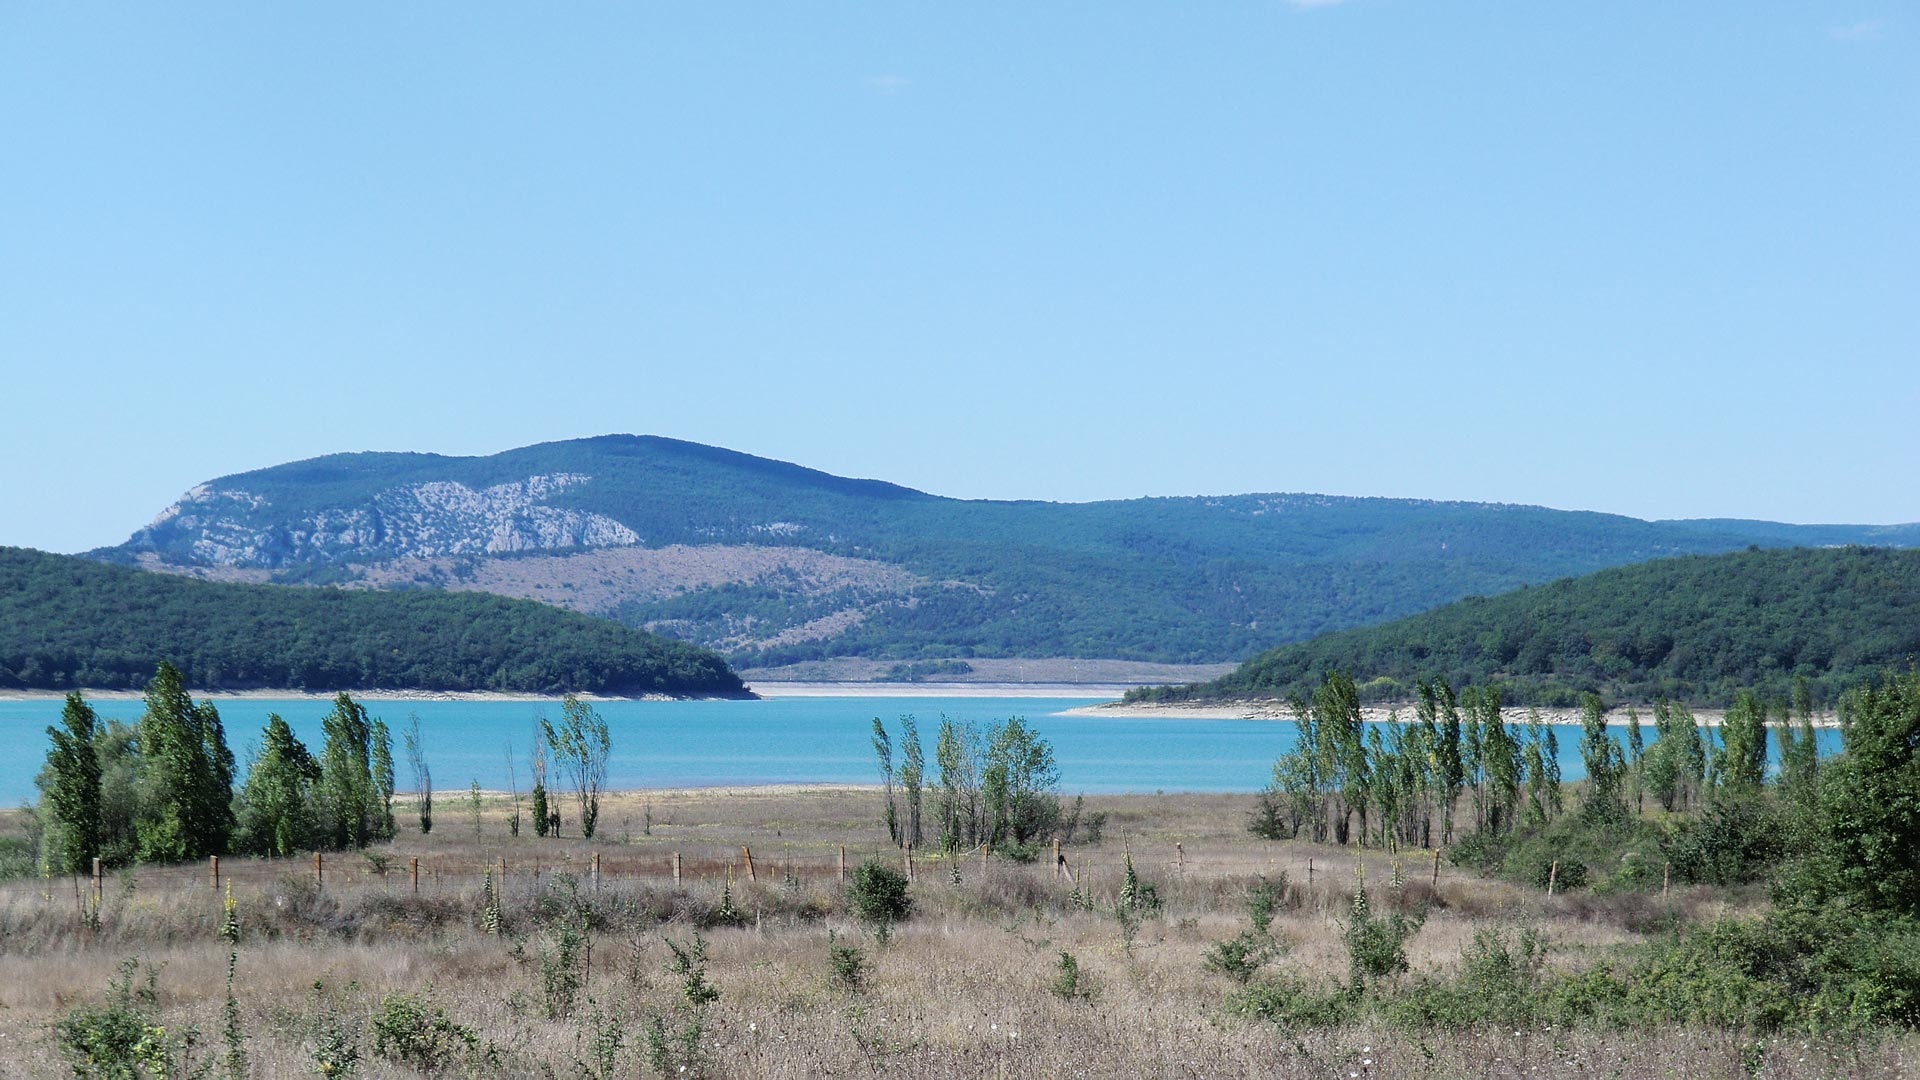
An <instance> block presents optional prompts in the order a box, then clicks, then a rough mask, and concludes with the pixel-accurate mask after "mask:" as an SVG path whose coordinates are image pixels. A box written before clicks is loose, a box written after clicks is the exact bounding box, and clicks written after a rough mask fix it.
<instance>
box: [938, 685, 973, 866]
mask: <svg viewBox="0 0 1920 1080" xmlns="http://www.w3.org/2000/svg"><path fill="white" fill-rule="evenodd" d="M979 741H980V739H979V735H978V733H977V732H976V731H975V730H974V728H973V727H972V726H971V725H962V724H961V723H959V722H958V721H955V720H954V719H952V718H951V717H948V716H945V715H942V716H941V717H940V734H939V737H938V739H937V740H936V741H935V743H934V750H933V760H934V764H936V765H938V766H939V767H940V794H939V805H938V808H937V809H938V813H939V815H940V843H941V846H942V847H944V848H945V849H946V850H947V851H948V852H949V853H951V852H955V851H958V850H960V848H961V846H962V845H969V846H970V845H972V844H976V843H978V842H979V839H980V768H979V761H978V758H979V754H978V753H977V748H978V744H979Z"/></svg>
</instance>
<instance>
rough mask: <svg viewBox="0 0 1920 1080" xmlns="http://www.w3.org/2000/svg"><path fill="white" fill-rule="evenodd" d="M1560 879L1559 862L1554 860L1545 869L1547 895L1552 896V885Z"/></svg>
mask: <svg viewBox="0 0 1920 1080" xmlns="http://www.w3.org/2000/svg"><path fill="white" fill-rule="evenodd" d="M1559 877H1560V860H1559V859H1555V860H1553V862H1552V863H1551V864H1549V865H1548V867H1547V895H1548V896H1552V895H1553V884H1554V882H1555V881H1556V880H1557V879H1558V878H1559Z"/></svg>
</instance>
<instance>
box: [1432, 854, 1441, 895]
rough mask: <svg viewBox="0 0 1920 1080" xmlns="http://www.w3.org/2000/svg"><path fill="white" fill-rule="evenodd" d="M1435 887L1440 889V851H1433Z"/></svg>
mask: <svg viewBox="0 0 1920 1080" xmlns="http://www.w3.org/2000/svg"><path fill="white" fill-rule="evenodd" d="M1433 887H1434V888H1436V889H1437V888H1439V887H1440V849H1439V848H1434V849H1433Z"/></svg>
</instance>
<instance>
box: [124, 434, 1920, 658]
mask: <svg viewBox="0 0 1920 1080" xmlns="http://www.w3.org/2000/svg"><path fill="white" fill-rule="evenodd" d="M1916 539H1920V527H1913V526H1899V527H1877V526H1850V525H1837V526H1798V525H1779V524H1774V523H1769V522H1738V521H1703V522H1648V521H1640V520H1637V519H1634V518H1627V517H1620V516H1615V515H1608V514H1596V513H1585V512H1571V511H1561V510H1549V509H1544V508H1541V507H1531V506H1510V505H1501V504H1486V503H1460V502H1434V501H1427V500H1414V499H1361V498H1341V497H1332V496H1323V495H1298V494H1294V495H1274V494H1266V495H1233V496H1218V497H1212V496H1195V497H1183V498H1150V499H1131V500H1123V501H1112V502H1097V503H1080V504H1066V503H1042V502H993V501H964V500H958V499H947V498H941V497H938V496H934V495H929V494H926V493H924V492H920V491H915V490H912V489H909V488H904V487H899V486H896V485H893V484H888V483H883V482H880V481H874V480H850V479H845V478H842V477H837V476H832V475H829V474H827V473H823V472H818V471H815V470H812V469H806V468H802V467H800V466H797V465H791V464H787V463H785V462H778V461H770V460H767V459H764V458H757V457H751V456H749V455H745V454H739V453H734V452H732V451H728V450H721V449H717V448H714V447H709V446H701V445H698V444H693V443H685V442H678V441H675V440H671V439H660V438H652V437H637V436H626V435H609V436H603V437H599V438H592V439H581V440H576V441H571V442H560V443H547V444H542V445H538V446H530V447H525V448H522V449H519V450H511V451H507V452H504V453H500V454H495V455H492V456H490V457H484V458H452V457H440V456H436V455H431V454H390V453H383V454H340V455H334V456H331V457H323V458H316V459H313V460H311V461H302V462H295V463H292V464H288V465H281V466H276V467H274V468H269V469H262V470H259V471H257V472H251V473H244V474H240V475H236V476H229V477H225V478H222V479H219V480H214V481H211V482H209V483H206V484H202V485H200V486H199V487H197V488H195V489H194V490H193V491H191V492H189V493H188V494H187V496H185V497H184V498H183V499H182V500H181V501H180V502H178V503H176V504H175V505H174V506H172V507H169V508H168V509H167V510H165V511H164V512H162V513H161V515H160V516H159V517H158V518H157V519H156V520H155V521H154V523H153V524H152V525H150V526H148V527H147V528H145V529H142V530H140V531H139V532H137V533H135V534H134V536H133V537H132V538H131V539H130V540H129V541H128V542H127V543H126V544H124V545H122V546H120V547H118V548H113V549H108V550H103V551H99V552H94V553H93V555H94V557H96V558H100V559H105V560H110V561H118V562H127V563H140V564H142V565H147V566H149V567H151V568H156V569H172V570H176V571H185V572H191V573H196V574H206V575H214V576H228V577H244V578H248V579H251V580H258V581H268V580H271V581H276V582H284V583H348V584H356V585H362V586H367V587H375V588H396V587H398V588H414V587H423V586H424V587H431V588H444V589H477V590H486V591H494V592H498V593H501V594H503V595H510V596H519V597H526V598H532V599H539V600H542V601H545V602H548V603H552V604H556V605H559V606H564V607H569V608H572V609H574V610H577V611H583V612H587V613H590V614H598V615H606V616H609V617H612V618H614V619H617V620H619V621H621V622H624V623H626V624H628V625H632V626H639V627H646V628H649V629H655V630H658V631H660V632H662V633H666V634H669V635H672V636H674V637H678V638H681V639H684V640H688V641H693V642H697V643H700V644H704V645H708V646H711V647H714V648H716V649H720V650H722V651H724V652H725V653H726V654H727V655H728V656H729V657H731V658H733V659H735V660H737V661H740V662H744V663H753V664H777V663H786V662H793V661H801V660H812V659H820V658H825V657H832V656H865V657H874V658H883V659H894V660H911V659H939V658H945V657H969V656H1026V657H1049V656H1060V657H1086V658H1118V659H1130V660H1154V661H1172V662H1218V661H1233V660H1239V659H1243V658H1245V657H1246V656H1248V655H1251V654H1253V653H1255V652H1257V651H1259V650H1261V649H1264V648H1268V647H1270V646H1273V645H1275V644H1279V643H1282V642H1289V641H1299V640H1304V639H1306V638H1309V637H1312V636H1313V635H1315V634H1319V633H1322V632H1325V631H1328V630H1338V629H1343V628H1347V627H1354V626H1364V625H1369V624H1373V623H1378V622H1382V621H1385V620H1388V619H1392V618H1395V617H1397V616H1401V615H1408V614H1412V613H1414V612H1417V611H1424V610H1426V609H1428V608H1432V607H1434V606H1437V605H1439V604H1443V603H1446V602H1448V601H1450V600H1455V599H1458V598H1460V597H1462V596H1468V595H1473V594H1491V593H1496V592H1503V591H1505V590H1508V589H1511V588H1515V587H1517V586H1520V585H1523V584H1529V583H1533V584H1538V583H1542V582H1546V581H1550V580H1553V579H1554V578H1558V577H1564V576H1567V575H1570V574H1580V573H1586V572H1588V571H1592V570H1598V569H1601V568H1603V567H1607V566H1614V565H1620V564H1624V563H1632V562H1641V561H1645V560H1647V559H1652V558H1658V557H1661V556H1666V555H1677V554H1686V553H1704V552H1721V551H1729V550H1735V549H1738V548H1741V547H1744V546H1746V545H1747V544H1749V543H1758V544H1762V545H1769V546H1773V545H1787V544H1796V543H1798V544H1829V543H1851V542H1861V543H1865V542H1872V543H1881V544H1888V545H1896V546H1897V545H1903V544H1907V543H1912V542H1914V541H1915V540H1916Z"/></svg>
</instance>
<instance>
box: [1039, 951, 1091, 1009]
mask: <svg viewBox="0 0 1920 1080" xmlns="http://www.w3.org/2000/svg"><path fill="white" fill-rule="evenodd" d="M1048 989H1050V990H1052V991H1053V994H1054V996H1055V997H1059V998H1064V999H1066V1000H1067V1001H1077V1000H1082V999H1088V998H1091V997H1092V996H1093V994H1092V992H1091V991H1089V990H1088V989H1087V986H1086V983H1085V982H1084V981H1083V980H1082V979H1081V978H1080V961H1079V960H1078V959H1076V958H1075V957H1074V955H1073V954H1072V953H1070V952H1062V953H1061V954H1060V960H1059V964H1058V967H1057V970H1056V972H1055V974H1054V976H1053V985H1052V986H1050V987H1048Z"/></svg>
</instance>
